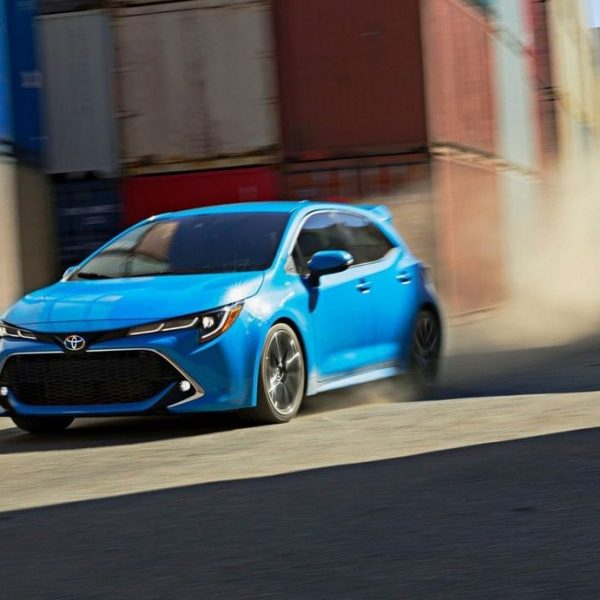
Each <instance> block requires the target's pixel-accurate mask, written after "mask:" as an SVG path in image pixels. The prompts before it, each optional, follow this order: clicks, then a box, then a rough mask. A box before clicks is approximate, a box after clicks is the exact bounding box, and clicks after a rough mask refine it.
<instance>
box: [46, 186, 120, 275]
mask: <svg viewBox="0 0 600 600" xmlns="http://www.w3.org/2000/svg"><path fill="white" fill-rule="evenodd" d="M53 187H54V190H53V192H54V203H55V210H56V218H57V224H58V241H59V258H60V262H61V265H62V266H63V267H65V266H69V265H72V264H77V263H79V262H80V261H81V260H83V259H84V258H85V257H86V256H87V255H88V254H90V252H92V251H93V250H95V249H96V248H98V247H99V246H101V245H102V244H103V243H104V242H106V241H108V240H109V239H110V238H112V237H113V236H114V235H115V234H116V233H118V232H119V231H120V229H121V225H122V205H123V202H122V198H121V190H120V182H119V180H117V179H91V180H81V181H61V182H56V183H55V184H54V186H53Z"/></svg>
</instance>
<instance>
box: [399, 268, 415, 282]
mask: <svg viewBox="0 0 600 600" xmlns="http://www.w3.org/2000/svg"><path fill="white" fill-rule="evenodd" d="M396 280H397V281H399V282H400V283H410V282H411V281H412V277H411V276H410V273H407V272H406V271H401V272H400V273H398V275H396Z"/></svg>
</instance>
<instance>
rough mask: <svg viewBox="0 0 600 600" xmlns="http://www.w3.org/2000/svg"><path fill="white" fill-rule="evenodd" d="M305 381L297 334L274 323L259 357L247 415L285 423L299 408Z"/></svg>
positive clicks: (264, 421)
mask: <svg viewBox="0 0 600 600" xmlns="http://www.w3.org/2000/svg"><path fill="white" fill-rule="evenodd" d="M305 381H306V368H305V365H304V356H303V354H302V348H301V346H300V342H299V340H298V336H297V335H296V333H295V332H294V330H293V329H292V328H291V327H290V326H289V325H286V324H285V323H278V324H277V325H274V326H273V327H272V328H271V330H270V331H269V333H268V335H267V339H266V341H265V346H264V348H263V352H262V356H261V361H260V373H259V381H258V401H257V405H256V408H254V409H250V411H248V412H247V413H246V414H247V415H248V416H249V417H250V418H252V419H253V420H255V421H260V422H262V423H287V422H288V421H289V420H290V419H292V417H294V416H295V415H296V413H297V412H298V410H299V409H300V405H301V404H302V399H303V398H304V385H305Z"/></svg>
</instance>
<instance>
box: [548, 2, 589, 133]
mask: <svg viewBox="0 0 600 600" xmlns="http://www.w3.org/2000/svg"><path fill="white" fill-rule="evenodd" d="M548 22H549V31H550V38H551V40H550V44H551V49H552V64H553V78H554V83H555V86H556V88H557V93H558V95H559V100H560V107H561V109H562V110H564V111H565V112H566V113H567V115H568V116H569V117H570V118H573V119H576V120H577V121H580V122H586V123H590V124H591V123H597V122H598V112H599V111H600V106H599V102H598V82H597V77H596V73H595V70H594V55H593V43H592V38H591V34H590V32H589V31H588V24H587V22H586V21H585V15H584V9H583V3H582V1H581V0H552V2H549V3H548Z"/></svg>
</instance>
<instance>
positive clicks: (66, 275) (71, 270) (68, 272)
mask: <svg viewBox="0 0 600 600" xmlns="http://www.w3.org/2000/svg"><path fill="white" fill-rule="evenodd" d="M76 269H77V267H69V268H68V269H67V270H66V271H65V272H64V273H63V276H62V278H63V281H64V280H65V279H67V278H68V277H70V276H71V275H73V273H74V272H75V270H76Z"/></svg>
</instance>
